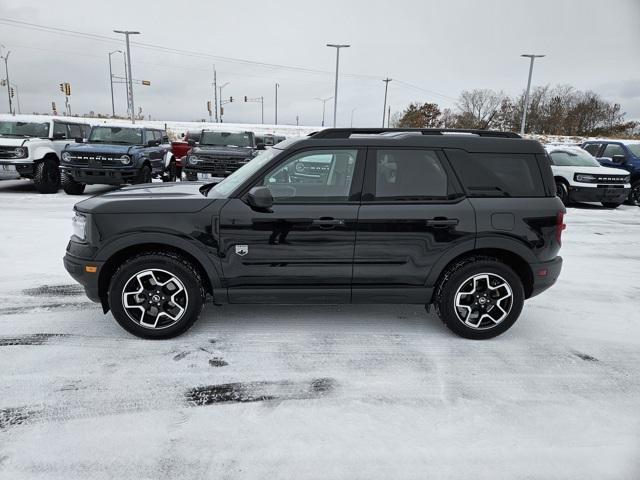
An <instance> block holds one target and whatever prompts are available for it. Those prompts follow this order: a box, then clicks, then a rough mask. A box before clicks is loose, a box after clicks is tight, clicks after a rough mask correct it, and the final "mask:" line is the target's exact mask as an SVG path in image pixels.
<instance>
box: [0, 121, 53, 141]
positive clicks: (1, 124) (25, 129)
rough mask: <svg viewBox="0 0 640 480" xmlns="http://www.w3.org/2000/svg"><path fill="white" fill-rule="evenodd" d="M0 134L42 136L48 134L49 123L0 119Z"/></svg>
mask: <svg viewBox="0 0 640 480" xmlns="http://www.w3.org/2000/svg"><path fill="white" fill-rule="evenodd" d="M0 135H6V136H12V135H15V136H16V137H43V138H44V137H48V136H49V123H36V122H5V121H0Z"/></svg>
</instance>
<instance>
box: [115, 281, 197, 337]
mask: <svg viewBox="0 0 640 480" xmlns="http://www.w3.org/2000/svg"><path fill="white" fill-rule="evenodd" d="M188 304H189V295H188V294H187V289H186V288H185V286H184V284H183V283H182V281H180V279H179V278H178V277H176V276H175V275H173V274H172V273H169V272H167V271H166V270H160V269H147V270H142V271H141V272H138V273H136V274H134V275H132V276H131V277H130V278H129V280H127V282H126V283H125V286H124V289H123V290H122V305H123V307H124V310H125V312H126V314H127V316H128V317H129V318H130V319H131V320H132V321H134V322H135V323H137V324H138V325H140V326H141V327H145V328H150V329H156V330H159V329H163V328H168V327H171V326H172V325H175V324H176V323H177V322H178V321H179V320H180V319H181V318H182V317H183V316H184V314H185V312H186V310H187V306H188Z"/></svg>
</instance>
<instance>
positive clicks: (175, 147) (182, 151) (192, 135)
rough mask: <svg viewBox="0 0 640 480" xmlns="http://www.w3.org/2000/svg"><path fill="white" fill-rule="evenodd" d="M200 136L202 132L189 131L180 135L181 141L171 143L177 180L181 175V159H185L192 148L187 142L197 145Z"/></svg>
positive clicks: (182, 164)
mask: <svg viewBox="0 0 640 480" xmlns="http://www.w3.org/2000/svg"><path fill="white" fill-rule="evenodd" d="M200 135H202V130H189V131H187V133H185V134H183V135H182V140H176V141H175V142H171V152H172V153H173V156H174V157H175V159H176V169H177V172H176V173H177V177H178V178H180V176H181V174H182V167H184V161H183V159H186V157H187V154H188V153H189V150H191V147H192V145H189V140H191V141H192V142H195V143H198V142H199V141H200Z"/></svg>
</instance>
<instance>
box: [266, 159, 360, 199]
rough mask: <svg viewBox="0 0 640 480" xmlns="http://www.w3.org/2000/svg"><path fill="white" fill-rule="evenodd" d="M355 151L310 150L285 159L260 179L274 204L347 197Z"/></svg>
mask: <svg viewBox="0 0 640 480" xmlns="http://www.w3.org/2000/svg"><path fill="white" fill-rule="evenodd" d="M357 156H358V150H355V149H344V150H310V151H306V152H301V153H298V154H296V155H294V156H293V157H291V158H289V159H287V160H285V162H284V163H282V164H280V165H278V166H277V167H276V168H275V169H273V170H271V171H270V172H269V173H267V174H266V175H265V177H264V178H263V179H262V182H261V184H262V185H264V186H266V187H267V188H269V190H271V194H272V195H273V200H274V202H276V203H298V202H307V203H336V202H346V201H348V200H349V194H350V192H351V183H352V181H353V175H354V172H355V167H356V158H357Z"/></svg>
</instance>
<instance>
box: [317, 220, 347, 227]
mask: <svg viewBox="0 0 640 480" xmlns="http://www.w3.org/2000/svg"><path fill="white" fill-rule="evenodd" d="M312 223H313V224H314V225H317V226H319V227H320V228H325V229H330V228H335V227H337V226H340V225H344V220H339V219H337V218H318V219H315V220H313V222H312Z"/></svg>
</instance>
